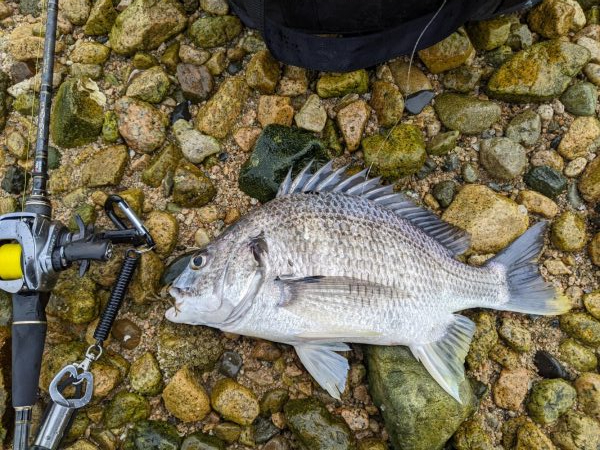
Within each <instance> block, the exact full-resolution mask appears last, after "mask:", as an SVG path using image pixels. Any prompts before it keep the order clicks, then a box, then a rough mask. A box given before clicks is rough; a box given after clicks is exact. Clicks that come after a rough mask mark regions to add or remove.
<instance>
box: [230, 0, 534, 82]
mask: <svg viewBox="0 0 600 450" xmlns="http://www.w3.org/2000/svg"><path fill="white" fill-rule="evenodd" d="M539 1H540V0H530V1H526V2H524V1H522V0H447V1H446V4H445V5H444V6H443V8H442V9H441V11H440V12H439V14H437V16H436V12H437V11H438V8H439V7H440V5H441V4H442V3H443V0H418V1H408V0H404V1H403V0H325V1H324V0H231V5H232V8H233V10H234V12H235V13H236V14H237V15H238V16H239V17H240V19H241V20H242V21H243V22H244V23H245V24H246V25H247V26H249V27H251V28H256V29H258V30H260V31H261V32H262V34H263V38H264V40H265V43H266V44H267V47H268V48H269V50H270V51H271V53H272V54H273V56H275V58H277V59H278V60H280V61H281V62H283V63H285V64H290V65H294V66H301V67H306V68H309V69H314V70H321V71H334V72H345V71H350V70H356V69H360V68H365V67H371V66H374V65H377V64H380V63H382V62H384V61H387V60H389V59H392V58H395V57H397V56H400V55H406V54H410V53H411V52H412V50H413V48H414V47H415V44H416V43H417V42H418V44H419V45H418V47H417V50H420V49H423V48H427V47H429V46H431V45H433V44H435V43H436V42H439V41H441V40H442V39H444V38H446V37H447V36H449V35H450V34H452V33H453V32H454V31H456V29H457V28H459V27H460V26H461V25H463V24H464V23H465V22H467V21H469V20H482V19H485V18H489V17H492V16H494V15H495V14H500V13H508V12H512V11H514V10H516V9H519V8H521V7H528V6H532V5H533V4H535V3H537V2H539ZM434 17H435V20H433V22H432V23H431V25H430V26H429V27H427V24H428V23H429V22H430V21H431V20H432V19H433V18H434ZM424 30H425V31H424ZM421 33H423V36H422V37H421V39H420V40H419V36H420V35H421Z"/></svg>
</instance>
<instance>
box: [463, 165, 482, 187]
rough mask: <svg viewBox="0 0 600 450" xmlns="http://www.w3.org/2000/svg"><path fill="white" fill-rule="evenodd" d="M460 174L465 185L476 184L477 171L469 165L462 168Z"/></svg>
mask: <svg viewBox="0 0 600 450" xmlns="http://www.w3.org/2000/svg"><path fill="white" fill-rule="evenodd" d="M461 174H462V177H463V180H465V182H466V183H476V182H477V180H478V179H479V173H477V169H476V168H475V167H474V166H473V164H470V163H467V164H465V165H464V166H463V167H462V171H461Z"/></svg>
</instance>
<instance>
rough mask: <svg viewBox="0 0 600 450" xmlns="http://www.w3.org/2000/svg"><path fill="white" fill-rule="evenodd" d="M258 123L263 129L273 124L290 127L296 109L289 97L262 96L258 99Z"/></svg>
mask: <svg viewBox="0 0 600 450" xmlns="http://www.w3.org/2000/svg"><path fill="white" fill-rule="evenodd" d="M257 117H258V121H259V122H260V124H261V125H262V126H263V127H266V126H267V125H271V124H277V125H283V126H286V127H289V126H291V125H292V120H293V118H294V107H293V106H292V101H291V99H290V98H289V97H283V96H280V95H261V96H260V98H259V99H258V116H257Z"/></svg>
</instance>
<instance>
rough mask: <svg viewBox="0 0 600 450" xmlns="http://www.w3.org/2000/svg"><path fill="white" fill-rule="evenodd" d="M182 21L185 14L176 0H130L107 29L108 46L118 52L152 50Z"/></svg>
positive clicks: (182, 23)
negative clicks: (110, 27)
mask: <svg viewBox="0 0 600 450" xmlns="http://www.w3.org/2000/svg"><path fill="white" fill-rule="evenodd" d="M186 24H187V16H186V14H185V11H184V10H183V7H182V6H181V3H179V2H178V1H177V0H134V1H133V2H132V3H131V4H130V5H129V6H128V7H127V9H125V11H123V12H122V13H121V14H119V16H118V17H117V20H116V21H115V24H114V26H113V27H112V30H111V31H110V45H111V48H112V49H113V51H114V52H115V53H118V54H120V55H131V54H133V53H135V52H136V51H137V50H152V49H155V48H157V47H158V46H159V45H160V44H162V43H163V42H165V41H166V40H167V39H169V38H171V37H173V36H175V35H176V34H178V33H179V32H180V31H182V30H183V29H184V28H185V26H186Z"/></svg>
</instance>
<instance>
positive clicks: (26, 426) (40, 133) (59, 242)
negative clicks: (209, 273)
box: [0, 0, 154, 450]
mask: <svg viewBox="0 0 600 450" xmlns="http://www.w3.org/2000/svg"><path fill="white" fill-rule="evenodd" d="M57 16H58V0H48V5H47V21H46V31H45V38H44V51H43V63H42V82H41V88H40V96H39V99H40V105H39V111H38V123H37V124H38V129H37V136H36V145H35V161H34V166H33V170H32V178H31V184H32V187H31V194H30V195H29V196H28V197H27V200H26V202H25V205H24V209H23V211H21V212H15V213H9V214H4V215H2V216H0V290H3V291H5V292H7V293H9V294H11V295H12V306H13V319H12V388H11V389H12V396H11V398H12V405H13V408H14V410H15V426H14V441H13V442H14V444H13V448H14V450H28V449H30V447H29V440H30V439H29V435H30V426H31V417H32V408H33V406H34V405H35V403H36V402H37V398H38V384H39V377H40V369H41V362H42V355H43V351H44V341H45V338H46V329H47V322H46V314H45V308H46V304H47V303H48V299H49V297H50V292H51V291H52V289H53V287H54V285H55V284H56V281H57V279H58V276H59V274H60V272H62V271H64V270H66V269H68V268H69V267H71V266H72V265H73V264H74V263H75V264H79V274H80V276H83V275H84V274H85V273H86V271H87V270H88V268H89V266H90V262H91V261H108V260H109V259H110V258H111V257H112V255H113V244H130V245H131V246H132V247H131V248H129V249H128V250H127V251H126V254H125V259H124V262H123V265H122V267H121V271H120V273H119V276H118V278H117V282H116V284H115V286H114V288H113V290H112V292H111V296H110V299H109V302H108V304H107V306H106V307H105V309H104V311H103V314H102V315H101V318H100V320H99V324H98V326H97V328H96V331H95V333H94V339H95V340H96V342H95V344H94V345H92V346H90V348H89V349H88V351H87V352H86V356H85V358H84V360H83V361H81V362H75V363H73V364H70V365H67V366H66V367H65V368H63V369H62V370H61V371H60V372H59V373H58V374H57V375H56V377H55V378H54V380H53V381H52V383H51V384H50V388H49V392H50V397H51V400H52V402H51V404H50V406H49V409H48V410H47V412H46V414H45V418H44V420H43V421H42V424H41V426H40V429H39V431H38V435H37V437H36V439H35V444H34V446H33V447H31V449H32V450H33V449H38V450H55V449H57V448H58V446H59V445H60V441H61V439H62V437H63V436H64V434H65V433H66V431H67V430H68V428H69V426H70V423H71V422H72V419H73V417H74V413H75V412H76V411H77V409H79V408H81V407H83V406H85V405H86V404H87V403H89V401H90V400H91V397H92V390H93V375H92V373H91V372H90V370H89V369H90V366H91V364H92V363H93V362H94V361H96V360H97V359H98V358H99V357H100V356H101V355H102V351H103V342H104V341H105V340H106V339H107V338H108V335H109V333H110V329H111V327H112V323H113V322H114V320H115V318H116V316H117V314H118V311H119V308H120V306H121V303H122V301H123V299H124V297H125V293H126V291H127V287H128V286H129V283H130V282H131V280H132V279H133V275H134V271H135V268H136V266H137V264H138V262H139V259H140V257H141V255H142V253H143V252H145V251H150V250H152V249H153V248H154V241H153V239H152V237H151V236H150V233H149V232H148V230H147V229H146V228H145V227H144V225H143V223H142V222H141V220H140V219H139V218H138V217H137V216H136V214H135V213H134V212H133V210H132V209H131V208H130V207H129V205H128V204H127V202H125V201H124V200H123V199H122V198H121V197H119V196H116V195H111V196H109V197H108V199H107V201H106V204H105V205H104V209H105V212H106V214H107V215H108V217H109V218H110V219H111V221H112V222H113V223H114V224H115V226H116V228H117V229H116V230H110V231H103V232H95V231H94V227H93V225H88V226H87V227H86V226H85V225H84V223H83V220H82V219H81V218H80V217H79V216H77V217H76V222H77V225H78V231H76V232H70V231H69V229H68V228H67V227H66V226H65V225H64V224H62V223H60V222H58V221H55V220H52V204H51V202H50V197H49V193H48V190H47V183H48V178H49V174H48V140H49V126H50V112H51V107H52V80H53V72H54V52H55V45H56V29H57ZM117 210H120V212H121V215H122V216H125V217H126V219H127V221H128V222H129V225H130V226H129V227H128V226H127V225H126V224H125V223H124V222H123V220H122V219H121V218H120V217H119V216H118V214H117ZM69 386H73V387H75V390H74V391H75V394H74V395H75V397H67V396H66V394H65V390H66V388H67V387H69Z"/></svg>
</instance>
